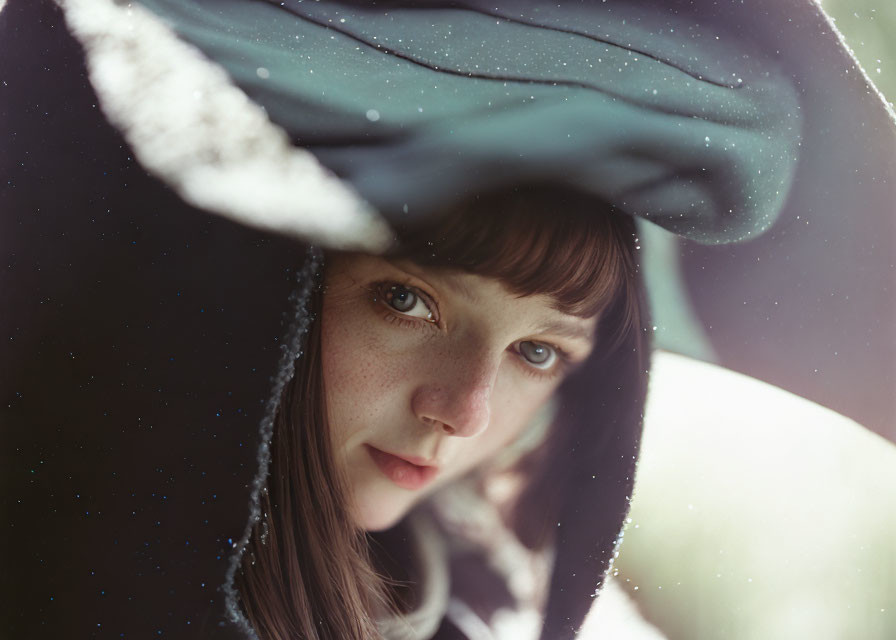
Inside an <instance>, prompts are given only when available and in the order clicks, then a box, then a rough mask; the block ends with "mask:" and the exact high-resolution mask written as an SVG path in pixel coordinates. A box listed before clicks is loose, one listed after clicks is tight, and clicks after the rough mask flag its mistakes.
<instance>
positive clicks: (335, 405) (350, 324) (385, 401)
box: [321, 306, 404, 442]
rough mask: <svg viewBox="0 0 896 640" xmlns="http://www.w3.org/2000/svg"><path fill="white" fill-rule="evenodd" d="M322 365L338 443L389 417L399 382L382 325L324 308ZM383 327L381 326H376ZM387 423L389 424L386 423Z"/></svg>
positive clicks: (370, 316) (371, 315)
mask: <svg viewBox="0 0 896 640" xmlns="http://www.w3.org/2000/svg"><path fill="white" fill-rule="evenodd" d="M322 322H323V325H322V340H321V345H322V348H323V353H322V363H323V376H324V387H325V389H326V397H327V405H328V412H329V416H330V419H331V421H332V424H331V428H332V429H333V430H334V433H335V434H336V436H337V439H338V440H339V441H342V442H344V441H345V440H347V439H349V438H351V437H352V435H354V434H356V433H357V432H358V431H360V430H361V429H365V428H371V427H374V426H375V425H377V424H378V423H379V422H381V421H382V420H381V419H379V418H383V417H386V418H388V416H395V415H396V413H395V407H393V406H392V405H395V404H397V403H399V402H400V400H401V399H400V393H401V391H400V387H401V384H400V383H401V381H402V378H403V377H404V376H403V374H404V368H403V366H402V362H401V358H400V357H398V355H397V354H396V353H394V350H393V349H391V348H390V345H389V340H388V332H387V329H388V328H389V327H387V326H385V325H386V323H385V321H383V320H382V318H379V317H377V316H376V313H375V312H374V311H373V310H370V309H363V308H362V309H360V310H359V309H358V308H357V307H356V308H353V309H337V308H329V309H328V308H327V307H326V306H325V309H324V314H323V317H322ZM380 325H383V326H380ZM388 421H390V422H391V420H388Z"/></svg>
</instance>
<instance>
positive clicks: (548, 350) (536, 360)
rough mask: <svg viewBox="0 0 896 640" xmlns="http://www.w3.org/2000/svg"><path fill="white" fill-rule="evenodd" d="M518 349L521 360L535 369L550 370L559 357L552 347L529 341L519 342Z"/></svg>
mask: <svg viewBox="0 0 896 640" xmlns="http://www.w3.org/2000/svg"><path fill="white" fill-rule="evenodd" d="M518 349H519V353H520V355H521V356H522V357H523V359H524V360H525V361H526V362H527V363H528V364H530V365H532V366H533V367H535V368H536V369H544V370H546V369H550V368H552V367H553V366H554V364H555V363H556V362H557V358H558V357H559V356H558V355H557V351H556V349H554V348H553V347H550V346H548V345H546V344H541V343H540V342H532V341H531V340H525V341H523V342H520V343H519V347H518Z"/></svg>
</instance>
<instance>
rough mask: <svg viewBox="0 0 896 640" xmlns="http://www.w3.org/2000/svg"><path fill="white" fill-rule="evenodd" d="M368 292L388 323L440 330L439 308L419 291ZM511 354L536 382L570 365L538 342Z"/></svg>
mask: <svg viewBox="0 0 896 640" xmlns="http://www.w3.org/2000/svg"><path fill="white" fill-rule="evenodd" d="M369 290H370V291H372V293H373V302H375V303H376V304H378V305H380V306H381V307H385V308H386V313H385V314H384V315H383V319H384V320H385V321H386V322H389V323H390V324H395V325H398V326H401V327H405V328H410V329H420V328H424V327H429V328H432V329H437V328H439V326H440V320H441V315H440V313H439V306H438V304H437V303H436V301H435V299H434V297H433V296H431V295H430V294H428V293H426V292H425V291H423V290H422V289H420V288H419V287H415V286H413V285H411V284H407V283H402V282H395V281H387V282H378V283H375V284H374V285H372V286H371V287H370V289H369ZM509 350H510V351H511V352H512V353H513V354H514V356H516V358H517V359H518V361H519V363H520V365H521V366H522V367H523V369H524V371H525V373H526V374H528V375H531V376H533V377H535V378H545V379H547V378H554V377H556V376H558V375H560V374H562V373H563V372H565V371H566V370H567V369H568V367H569V365H570V364H571V360H570V357H569V355H568V354H567V353H566V352H565V351H564V350H563V349H561V348H560V347H558V346H555V345H552V344H546V343H543V342H538V341H535V340H521V341H519V342H515V343H514V344H513V345H512V346H511V347H510V349H509Z"/></svg>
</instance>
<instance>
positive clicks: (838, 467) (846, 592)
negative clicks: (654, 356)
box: [583, 0, 896, 640]
mask: <svg viewBox="0 0 896 640" xmlns="http://www.w3.org/2000/svg"><path fill="white" fill-rule="evenodd" d="M781 1H784V0H781ZM822 6H823V7H824V8H825V10H826V11H827V12H828V13H829V14H830V15H831V17H832V18H833V19H834V21H835V23H836V26H837V28H838V29H839V31H840V32H841V33H842V34H843V36H844V39H845V41H846V43H847V45H848V46H849V48H851V49H852V51H853V52H854V54H855V55H856V57H857V58H858V60H859V62H860V64H861V65H862V67H863V68H864V69H865V71H866V73H867V75H868V77H869V78H870V79H871V80H872V82H874V83H875V85H876V86H877V87H878V88H879V89H880V91H881V92H882V93H883V95H884V96H885V97H886V99H887V100H888V101H889V102H890V104H891V105H892V104H893V102H894V100H896V0H822ZM665 258H667V257H664V256H659V257H658V259H665ZM660 302H661V303H662V304H667V302H663V301H660ZM682 324H686V323H682ZM673 337H674V336H673ZM686 342H688V343H689V344H693V343H696V342H697V341H696V340H694V339H693V337H687V340H686ZM685 352H686V351H685ZM693 355H699V354H693ZM657 365H659V366H657ZM702 367H703V365H700V364H694V363H692V364H690V365H688V364H682V363H681V362H678V363H676V360H675V358H674V357H671V356H669V357H666V358H665V360H664V361H660V362H658V363H655V366H654V369H655V372H654V374H656V371H657V369H659V370H661V371H660V373H662V370H665V371H666V375H667V376H668V377H670V378H672V379H675V378H685V379H687V380H688V381H689V383H691V386H697V387H700V386H701V384H705V385H709V384H713V383H715V382H716V380H717V379H718V380H721V377H720V376H719V375H718V374H713V373H712V372H711V371H709V370H708V369H704V368H702ZM714 376H715V377H714ZM698 381H699V382H698ZM695 383H696V384H695ZM723 384H726V385H728V384H730V385H732V386H731V387H729V388H728V389H727V392H729V393H730V392H731V391H732V389H736V390H739V391H741V392H743V397H749V398H751V402H750V403H749V404H748V405H746V406H744V407H742V413H743V415H739V416H737V418H738V419H741V420H742V423H737V425H736V426H737V428H733V429H721V428H719V426H720V422H719V416H721V415H726V423H725V424H726V426H728V427H730V426H731V424H730V423H731V416H730V415H728V414H730V411H729V410H727V409H726V407H724V406H718V407H713V406H708V405H711V404H712V402H711V398H710V400H707V399H706V396H702V397H700V398H696V397H695V398H689V397H688V396H687V386H683V387H682V388H681V389H675V390H673V391H674V393H672V392H670V393H668V394H667V397H666V396H662V394H654V397H653V398H652V403H653V404H652V406H648V418H647V419H646V420H645V425H647V428H646V430H645V435H644V442H643V446H642V455H641V460H640V463H639V470H638V478H637V484H636V487H635V492H634V500H633V503H632V510H631V513H630V516H631V518H630V523H629V525H628V527H627V529H626V532H625V543H624V544H623V545H622V547H621V549H620V556H619V559H618V561H617V563H616V570H617V571H618V575H617V578H616V580H617V581H618V583H619V584H621V586H622V587H623V588H624V589H625V591H626V592H627V593H628V594H629V596H631V597H632V599H633V600H634V601H635V602H636V603H637V605H638V607H639V608H640V610H641V613H642V614H643V615H644V616H645V617H646V618H647V619H648V620H649V621H650V622H651V623H653V624H654V625H656V627H657V628H658V629H659V630H660V632H661V633H662V634H663V635H664V636H665V637H666V638H668V640H715V639H720V638H725V639H737V640H803V639H804V638H812V639H813V640H853V639H855V640H892V639H894V638H896V506H894V505H896V447H894V446H893V444H892V443H891V442H888V441H887V440H884V439H883V438H881V437H879V436H878V435H876V434H874V433H872V432H871V431H869V430H867V429H865V428H863V427H861V426H859V425H857V424H856V423H853V422H851V421H849V420H847V419H845V418H842V417H841V416H838V415H837V414H834V413H833V412H828V411H827V410H825V409H823V408H822V407H820V406H818V405H814V406H813V405H811V403H805V404H801V403H800V402H799V401H797V402H791V401H788V400H787V399H786V397H785V396H782V395H776V394H775V393H773V392H772V391H771V390H769V389H766V388H763V387H762V386H761V385H760V384H759V383H755V382H746V381H743V380H738V379H737V378H736V377H732V378H728V379H727V380H723ZM709 395H711V394H709ZM720 395H724V393H722V394H720ZM777 402H782V404H781V405H780V406H779V407H776V405H775V403H777ZM694 407H699V410H698V409H694ZM770 407H776V408H774V409H771V410H770ZM651 411H653V412H654V413H655V414H656V415H662V416H663V428H662V429H653V430H651V429H650V428H649V425H650V424H651V422H652V421H651V420H650V419H649V416H650V414H651ZM763 411H765V413H763ZM768 416H774V417H775V419H765V418H767V417H768ZM770 444H771V446H769V445H770ZM583 636H584V637H593V638H595V639H596V638H601V639H603V638H604V637H607V636H606V635H605V634H602V633H600V632H599V630H598V629H597V628H595V632H594V633H593V635H589V634H587V633H586V634H583ZM642 637H643V638H648V637H649V638H651V639H652V638H653V637H654V636H652V635H649V634H648V635H644V636H641V635H639V634H638V632H630V631H627V632H625V633H619V634H617V635H615V636H614V638H620V639H621V638H628V639H629V640H633V639H635V638H642Z"/></svg>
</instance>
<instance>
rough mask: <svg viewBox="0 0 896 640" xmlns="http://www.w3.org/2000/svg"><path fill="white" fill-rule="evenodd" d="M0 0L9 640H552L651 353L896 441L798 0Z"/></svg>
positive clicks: (878, 130) (842, 183) (886, 205)
mask: <svg viewBox="0 0 896 640" xmlns="http://www.w3.org/2000/svg"><path fill="white" fill-rule="evenodd" d="M0 7H2V8H0V47H2V52H0V54H2V55H0V81H2V82H0V90H2V92H3V96H4V100H7V101H8V102H5V103H4V107H3V109H2V114H3V116H2V117H0V134H2V135H0V138H2V140H3V141H4V143H3V145H4V146H3V153H2V154H0V162H2V166H0V169H2V171H0V174H2V181H0V184H2V188H0V210H2V212H3V214H4V217H3V224H4V228H3V231H2V234H0V235H2V237H3V240H4V251H5V253H4V262H3V263H4V265H5V268H6V269H7V271H8V273H9V274H11V278H12V279H13V280H14V286H12V287H8V288H6V289H5V290H4V299H3V300H4V305H5V308H6V309H9V310H12V312H11V313H7V314H3V320H4V321H5V322H6V324H5V326H4V337H3V342H2V344H3V353H2V356H0V360H2V362H3V366H4V377H3V388H4V391H5V395H4V400H3V407H4V412H5V413H4V417H3V421H4V426H6V425H10V426H11V428H7V429H5V430H4V438H5V441H4V447H3V449H4V451H5V452H8V455H7V459H5V460H4V464H2V465H0V466H2V468H3V469H4V472H5V473H6V474H7V476H8V477H7V478H5V479H4V480H8V481H9V482H8V483H6V485H5V486H9V487H10V489H9V490H8V492H7V493H8V498H9V499H8V501H7V504H8V508H9V511H10V514H11V515H10V517H9V519H8V520H9V522H10V527H9V528H8V529H7V531H8V532H9V533H10V534H11V536H12V540H11V544H9V548H11V549H13V550H14V551H15V552H14V553H11V554H8V558H7V564H8V569H9V570H4V571H3V572H2V573H3V578H2V579H3V580H5V581H6V582H5V587H6V591H7V593H9V594H11V597H10V598H7V600H6V601H7V602H8V607H7V610H8V611H10V612H11V613H10V615H9V617H10V623H9V624H6V625H4V630H5V631H7V633H8V634H10V635H11V636H15V637H23V638H24V637H28V638H44V637H46V638H58V637H98V638H102V637H112V638H121V637H126V638H127V637H159V636H161V637H175V638H180V637H184V638H196V637H200V638H203V637H209V638H221V639H226V640H232V639H238V640H245V639H246V638H253V637H257V638H259V639H260V640H268V638H278V637H288V638H295V637H311V638H314V637H318V638H339V639H340V640H342V639H346V638H351V639H354V638H363V639H365V640H366V639H367V638H376V637H377V636H378V635H379V636H382V637H385V638H390V639H391V638H415V639H416V638H424V637H439V638H451V637H467V638H476V637H477V634H479V635H483V634H484V633H485V629H486V628H487V627H491V629H489V630H488V632H489V633H492V634H503V635H505V636H509V637H511V638H514V639H516V638H519V637H521V635H520V633H519V632H518V630H517V629H518V628H522V629H524V631H523V632H522V633H526V634H531V637H533V638H534V637H536V636H538V635H539V634H540V636H541V639H542V640H565V639H567V638H571V637H573V636H574V634H575V633H576V631H577V629H578V628H579V626H580V623H581V620H582V619H583V617H584V616H585V613H586V612H587V611H588V610H589V608H591V605H592V604H593V602H594V597H595V596H596V594H597V593H598V590H599V587H600V585H601V584H602V579H603V577H604V576H605V575H606V574H607V568H608V566H609V563H610V561H611V560H612V558H613V556H614V553H615V551H614V549H615V546H616V544H617V540H618V537H619V535H620V529H621V525H622V523H623V521H624V519H625V513H626V510H627V506H628V500H629V497H630V495H631V487H632V482H633V471H634V465H635V462H636V457H637V451H638V437H639V433H640V424H641V419H642V418H641V413H642V405H643V402H644V385H645V377H646V371H647V357H648V353H647V336H648V335H651V336H656V337H657V341H658V342H659V343H660V344H664V345H665V346H668V347H670V348H674V349H677V350H679V351H682V352H684V353H688V354H692V355H701V356H704V357H710V356H713V355H717V357H718V361H719V362H720V363H721V364H722V365H724V366H729V367H732V368H736V369H738V370H740V371H743V372H746V373H748V374H751V375H754V376H757V377H761V378H764V379H766V380H768V381H770V382H772V383H776V384H779V385H781V386H785V387H787V388H789V389H792V390H794V391H796V392H798V393H800V394H803V395H804V396H806V397H807V398H810V399H814V400H816V401H819V402H824V403H826V404H827V405H828V406H830V407H832V408H834V409H836V410H838V411H841V412H842V413H844V414H846V415H849V416H851V417H853V418H855V419H857V420H860V421H861V422H862V423H863V424H867V425H871V426H876V425H888V424H891V423H892V420H891V416H892V394H890V393H888V391H889V389H891V388H892V384H891V382H892V381H893V380H894V379H896V371H894V368H893V362H894V361H896V359H894V357H893V356H894V354H893V343H892V339H891V335H890V332H891V327H892V325H893V322H892V320H893V319H894V317H896V309H894V307H893V305H892V304H890V301H889V299H887V298H886V296H885V295H884V294H882V293H881V292H886V291H889V290H890V289H891V287H892V283H891V282H890V280H891V265H892V264H893V260H892V256H893V238H896V232H894V226H893V225H894V218H893V216H892V203H893V202H894V201H896V192H894V190H896V177H894V167H896V157H894V149H896V144H894V143H893V141H894V139H896V136H894V126H893V119H892V110H891V109H888V107H886V106H885V105H884V104H883V103H882V102H881V100H880V98H879V96H878V95H877V94H876V93H875V91H874V88H873V86H872V85H871V83H870V82H869V81H868V80H867V79H866V78H865V77H864V75H863V74H862V72H861V69H859V68H858V67H857V66H856V64H855V62H854V60H853V59H852V58H851V56H850V55H849V53H848V52H847V51H846V50H845V48H844V47H843V45H842V43H841V42H840V41H839V39H838V37H837V34H836V30H835V29H833V27H832V25H831V24H830V22H829V21H828V19H827V18H826V16H825V15H824V14H823V13H822V12H821V10H820V9H819V7H818V6H817V4H816V3H815V2H814V0H791V1H788V2H781V1H779V0H756V1H755V2H750V3H744V2H741V1H740V0H668V1H667V0H662V1H661V0H637V1H635V0H632V1H626V2H620V1H609V0H608V1H607V2H596V1H595V2H580V1H571V0H570V1H556V0H555V1H551V2H541V1H540V0H519V1H517V0H514V1H513V2H502V1H499V0H489V1H488V2H486V0H465V1H463V2H455V1H453V0H452V1H442V0H426V1H422V0H421V1H420V2H402V1H399V0H378V1H377V2H370V3H366V2H360V1H356V0H320V1H318V2H309V1H307V0H305V1H302V0H283V1H279V0H278V1H273V0H272V1H261V0H140V1H139V2H132V3H122V2H117V1H116V0H8V1H7V2H6V3H5V6H4V5H3V4H2V3H0ZM844 212H848V213H849V215H846V214H845V213H844ZM635 219H637V221H638V222H637V224H638V229H637V238H636V237H635V235H634V234H635V229H634V228H633V222H632V220H635ZM642 223H643V224H642ZM651 223H655V224H657V225H659V227H662V228H663V229H665V231H662V230H660V229H659V227H656V228H655V229H654V233H650V232H649V231H648V229H650V228H651ZM666 232H671V234H670V233H666ZM648 233H650V239H656V241H655V242H651V243H650V244H648V243H647V242H645V243H644V244H643V245H642V244H640V243H638V242H637V240H638V239H647V234H648ZM396 235H397V236H398V238H396ZM760 236H761V237H760ZM677 238H684V239H687V240H690V241H695V242H690V243H688V244H686V245H682V246H683V247H686V249H683V250H682V251H678V250H677V249H678V248H679V247H678V245H677V244H676V243H677ZM430 243H431V244H430ZM723 243H730V244H728V245H727V246H726V247H724V248H719V247H717V246H702V245H719V244H723ZM309 245H312V246H313V247H314V248H313V249H311V250H310V251H309V250H308V247H309ZM664 247H665V248H666V249H668V256H672V258H671V259H664V260H656V261H655V262H653V263H652V265H653V266H650V264H649V263H650V261H651V260H652V259H657V258H658V257H662V251H661V250H662V249H663V248H664ZM658 249H659V250H660V251H658ZM642 253H643V254H644V256H643V259H642V260H636V259H635V258H634V256H640V255H641V254H642ZM306 255H307V256H309V257H308V258H307V259H305V258H304V257H303V256H306ZM668 256H667V257H668ZM303 260H304V266H302V265H303ZM679 260H680V262H679ZM638 265H646V266H645V267H644V269H643V271H644V275H645V276H646V277H647V280H648V283H647V290H648V292H649V294H650V296H651V303H652V304H651V313H652V315H653V317H654V321H653V323H652V324H649V325H648V324H647V323H646V321H645V316H644V314H643V313H642V312H641V310H640V308H639V305H638V304H637V300H638V299H639V284H638V272H639V271H641V270H642V269H640V268H639V267H638ZM685 272H686V273H687V276H688V277H687V280H683V279H682V277H681V274H682V273H685ZM856 282H861V283H862V285H863V286H862V287H856V286H855V283H856ZM690 302H693V303H694V307H695V309H690V308H689V304H690ZM682 310H684V311H687V310H690V311H696V313H694V314H693V318H697V319H699V320H700V321H701V322H699V323H698V324H697V325H696V326H698V327H702V329H703V336H704V337H705V338H707V344H709V346H710V347H711V349H705V350H700V349H696V348H694V347H695V345H696V346H700V345H699V344H698V343H697V342H695V341H692V340H690V339H682V336H685V337H688V336H694V335H696V336H699V335H700V333H699V332H692V333H691V334H688V333H687V332H686V331H682V330H683V329H688V328H689V329H694V327H695V325H694V324H689V323H690V319H692V318H689V317H688V316H687V314H686V313H678V314H676V313H675V312H677V311H682ZM654 327H656V330H655V331H654ZM645 329H649V331H645ZM868 379H871V380H875V381H878V382H879V384H873V385H869V384H867V383H866V380H868ZM700 380H702V378H700ZM684 382H685V383H686V384H698V383H697V382H695V381H693V380H692V379H690V378H687V379H685V380H684ZM696 391H697V392H702V393H705V394H709V393H713V391H712V389H711V388H710V387H705V388H704V387H701V388H699V389H696ZM741 402H742V400H741V399H739V398H737V399H735V400H733V401H731V402H730V403H729V404H730V405H731V406H732V407H734V408H733V409H732V410H736V408H737V407H738V406H739V404H740V403H741ZM486 414H487V419H486ZM538 414H541V415H538ZM530 418H532V419H531V420H530ZM492 427H494V428H492ZM247 505H248V509H247ZM473 505H477V506H475V507H474V506H473ZM669 553H673V554H674V553H675V550H674V549H673V550H671V551H669ZM521 567H524V568H525V570H521V569H520V568H521ZM4 569H7V566H4ZM657 591H659V590H657ZM664 593H665V592H664ZM682 609H683V610H687V609H686V608H682ZM508 611H515V612H516V614H518V615H515V616H514V615H511V614H508V613H507V612H508ZM517 623H518V624H519V625H520V627H516V626H512V625H515V624H517ZM508 629H510V631H508ZM485 637H488V636H485Z"/></svg>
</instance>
